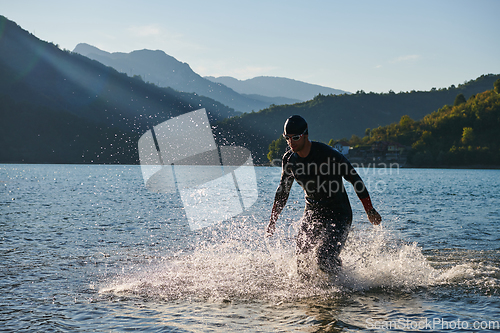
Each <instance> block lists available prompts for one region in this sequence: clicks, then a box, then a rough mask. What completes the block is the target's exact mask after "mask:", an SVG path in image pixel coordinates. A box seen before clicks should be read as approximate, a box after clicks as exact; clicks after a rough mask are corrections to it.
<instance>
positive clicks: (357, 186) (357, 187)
mask: <svg viewBox="0 0 500 333" xmlns="http://www.w3.org/2000/svg"><path fill="white" fill-rule="evenodd" d="M341 163H342V167H341V170H344V174H343V175H342V176H343V177H344V179H345V180H347V181H348V182H349V183H351V184H352V186H353V187H354V191H355V192H356V195H357V196H358V198H359V199H360V200H361V202H362V203H363V206H365V202H370V206H371V201H370V195H369V194H368V190H367V189H366V186H365V183H364V182H363V180H362V179H361V177H360V176H359V174H358V173H357V172H356V169H354V167H353V166H352V165H351V163H350V162H349V161H348V160H347V158H345V157H343V158H342V161H341ZM365 198H368V201H366V200H365ZM363 200H365V201H363ZM371 208H373V207H371ZM365 209H366V206H365Z"/></svg>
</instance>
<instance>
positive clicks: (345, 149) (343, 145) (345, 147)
mask: <svg viewBox="0 0 500 333" xmlns="http://www.w3.org/2000/svg"><path fill="white" fill-rule="evenodd" d="M332 147H333V148H334V149H337V150H338V151H339V152H341V153H342V154H343V155H347V154H349V149H350V148H351V147H350V146H349V144H348V143H347V142H345V141H337V142H335V143H334V144H333V146H332Z"/></svg>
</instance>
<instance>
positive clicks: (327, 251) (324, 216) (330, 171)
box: [267, 115, 382, 278]
mask: <svg viewBox="0 0 500 333" xmlns="http://www.w3.org/2000/svg"><path fill="white" fill-rule="evenodd" d="M283 136H284V137H285V139H286V140H287V143H288V146H289V147H290V150H288V151H287V152H286V153H285V154H284V155H283V159H282V172H281V180H280V184H279V186H278V189H277V190H276V195H275V198H274V204H273V208H272V212H271V218H270V220H269V225H268V226H267V233H268V235H269V236H271V235H272V234H273V233H274V231H275V228H276V220H277V219H278V217H279V215H280V213H281V212H282V210H283V208H284V207H285V205H286V202H287V200H288V196H289V194H290V189H291V187H292V184H293V180H294V179H295V180H296V181H297V183H298V184H299V185H300V186H301V187H302V188H303V190H304V192H305V201H306V205H305V209H304V214H303V216H302V220H301V225H300V229H299V232H298V235H297V241H296V251H297V265H298V267H297V268H298V272H299V274H300V276H301V277H304V278H308V277H309V276H310V274H311V273H314V269H312V268H311V266H312V267H317V268H319V269H320V270H321V271H323V272H325V273H328V274H330V275H334V274H336V273H337V271H338V269H339V267H340V266H341V264H342V262H341V260H340V258H339V255H340V251H341V250H342V247H343V246H344V243H345V241H346V238H347V235H348V232H349V228H350V226H351V222H352V210H351V205H350V202H349V198H348V196H347V193H346V191H345V188H344V185H343V181H342V179H343V178H344V179H346V180H347V181H348V182H350V183H351V184H352V185H353V187H354V190H355V192H356V194H357V196H358V198H359V199H360V200H361V202H362V203H363V207H364V208H365V211H366V213H367V215H368V218H369V220H370V222H371V223H372V224H374V225H378V224H380V222H381V220H382V218H381V217H380V215H379V213H378V212H377V211H376V210H375V209H374V208H373V206H372V203H371V200H370V196H369V194H368V191H367V189H366V187H365V184H364V183H363V181H362V180H361V177H360V176H359V175H358V173H357V172H356V170H355V169H354V168H353V167H352V165H351V164H350V163H349V161H348V160H347V159H346V158H345V157H344V155H342V154H341V153H340V152H338V151H337V150H335V149H333V148H332V147H330V146H328V145H326V144H323V143H320V142H315V141H310V140H309V135H308V128H307V122H306V121H305V120H304V118H302V117H301V116H297V115H295V116H292V117H290V118H288V119H287V120H286V122H285V126H284V132H283ZM311 261H312V262H311ZM311 264H312V265H311Z"/></svg>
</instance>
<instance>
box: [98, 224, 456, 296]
mask: <svg viewBox="0 0 500 333" xmlns="http://www.w3.org/2000/svg"><path fill="white" fill-rule="evenodd" d="M243 225H244V222H242V221H239V225H238V224H235V225H233V227H235V226H236V227H235V230H236V229H237V230H238V232H236V231H235V230H233V231H232V232H229V233H228V234H232V235H233V236H232V237H227V238H224V239H221V240H218V241H205V242H201V243H200V244H199V246H198V247H197V248H196V249H195V250H194V251H193V252H192V253H191V254H187V255H178V256H173V257H169V258H164V260H163V261H161V262H159V263H156V264H155V265H154V266H148V267H142V268H141V270H140V271H137V272H135V273H132V274H126V275H120V276H117V277H115V279H114V280H113V281H111V282H110V283H107V284H106V285H105V286H103V287H102V288H101V289H100V292H101V293H103V294H115V295H119V296H123V295H125V296H127V295H135V296H140V297H146V298H158V297H159V298H162V299H167V300H174V299H192V300H197V299H204V300H207V299H209V300H214V301H231V300H239V301H247V300H248V301H249V300H265V301H272V302H280V301H291V300H297V299H304V298H310V297H327V298H332V297H333V298H334V297H340V296H342V295H345V294H346V293H351V292H356V291H360V290H370V289H377V288H382V289H384V290H401V291H405V292H410V291H411V290H414V289H416V288H419V287H428V286H432V285H436V284H442V283H446V282H449V281H450V279H453V278H456V277H457V274H458V273H456V272H455V271H460V272H462V270H461V269H460V267H458V266H457V267H452V268H446V269H439V268H433V266H432V265H431V263H430V262H429V261H428V260H427V259H426V257H425V256H424V254H423V253H422V249H421V248H420V247H419V246H418V245H417V244H416V243H412V244H408V243H405V242H403V241H400V240H398V239H396V238H395V237H394V235H393V233H392V232H391V231H390V230H386V229H383V228H382V227H375V228H374V227H372V226H368V227H367V228H366V229H356V228H354V229H353V230H352V231H351V233H350V235H349V238H348V241H347V244H346V246H345V248H344V250H343V252H342V255H341V258H342V261H343V267H342V269H341V271H340V272H339V274H338V276H337V277H335V278H329V277H327V276H325V275H321V274H318V275H317V279H315V280H312V281H301V279H300V278H299V276H298V274H297V270H296V258H295V255H294V240H293V238H287V237H275V238H274V239H271V240H269V239H267V240H266V238H265V237H264V235H263V233H262V232H261V230H260V229H261V228H259V229H257V228H251V227H248V226H246V227H243ZM235 235H237V236H235Z"/></svg>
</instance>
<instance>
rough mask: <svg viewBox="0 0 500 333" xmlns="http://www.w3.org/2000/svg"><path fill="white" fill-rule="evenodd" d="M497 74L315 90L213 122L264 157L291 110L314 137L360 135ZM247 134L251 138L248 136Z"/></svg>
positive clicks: (470, 90) (489, 82) (485, 83)
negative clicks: (382, 89) (403, 88)
mask: <svg viewBox="0 0 500 333" xmlns="http://www.w3.org/2000/svg"><path fill="white" fill-rule="evenodd" d="M498 78H500V75H493V74H489V75H483V76H481V77H479V78H477V79H476V80H473V81H469V82H467V83H465V84H460V85H458V86H457V87H455V86H454V85H452V86H451V87H449V88H443V89H432V90H431V91H412V92H406V93H398V94H396V93H394V92H389V93H383V94H375V93H369V94H367V93H365V92H363V91H359V92H357V93H356V94H351V95H328V96H325V95H317V96H316V97H315V98H314V99H312V100H309V101H306V102H303V103H297V104H294V105H275V106H272V107H269V108H267V109H265V110H261V111H259V112H256V113H250V114H243V115H242V116H239V117H233V118H230V119H225V120H222V121H220V122H218V123H217V128H218V131H221V132H223V133H227V136H228V137H230V141H234V142H235V144H237V145H242V146H245V147H247V148H248V149H249V150H250V151H252V153H253V156H254V159H255V161H256V163H267V158H266V155H267V152H268V150H269V144H270V143H271V142H272V141H274V140H276V139H277V138H278V137H279V136H280V135H281V133H282V131H283V123H284V121H285V120H286V119H287V118H288V117H289V116H291V115H294V114H298V115H301V116H303V117H304V118H305V119H306V120H307V121H308V123H309V137H310V138H311V139H312V140H315V141H322V142H326V143H327V142H329V141H330V140H331V139H341V138H350V137H351V136H352V135H357V136H361V137H362V136H364V134H365V131H366V129H367V128H371V129H373V128H377V127H379V126H385V125H388V124H391V123H394V122H398V121H399V120H400V119H401V117H402V116H404V115H408V116H410V117H411V118H412V119H415V120H419V119H422V118H423V117H424V116H426V115H427V114H430V113H432V112H433V111H436V110H438V109H439V108H441V107H443V105H447V104H453V102H454V100H455V98H456V96H457V95H459V94H463V95H464V97H465V98H469V97H471V96H472V95H475V94H478V93H481V92H484V91H486V90H490V89H491V88H492V87H493V82H495V81H496V80H497V79H498ZM249 138H251V140H249Z"/></svg>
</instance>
